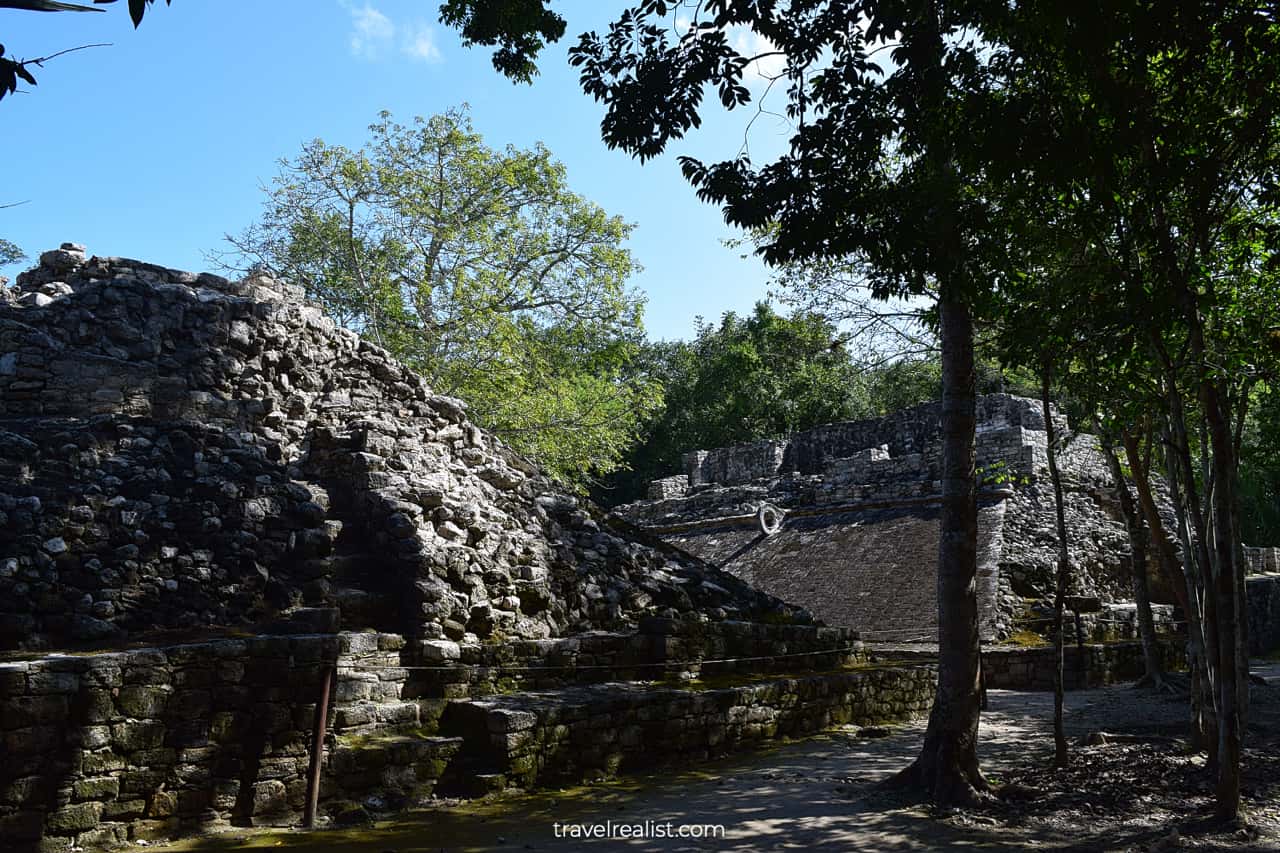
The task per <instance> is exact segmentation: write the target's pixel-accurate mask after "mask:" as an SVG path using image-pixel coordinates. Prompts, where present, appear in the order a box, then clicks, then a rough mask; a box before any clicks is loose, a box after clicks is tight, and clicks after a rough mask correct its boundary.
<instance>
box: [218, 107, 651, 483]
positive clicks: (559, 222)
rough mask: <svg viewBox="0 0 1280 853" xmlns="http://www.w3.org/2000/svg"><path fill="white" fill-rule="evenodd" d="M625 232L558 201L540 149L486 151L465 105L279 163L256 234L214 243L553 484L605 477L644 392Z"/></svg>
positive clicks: (385, 125) (577, 204)
mask: <svg viewBox="0 0 1280 853" xmlns="http://www.w3.org/2000/svg"><path fill="white" fill-rule="evenodd" d="M630 230H631V226H629V225H628V224H626V223H625V222H623V221H622V220H621V219H619V218H618V217H612V216H609V215H607V214H606V213H605V212H604V211H603V210H602V209H601V208H600V207H599V206H598V205H596V204H593V203H592V202H590V201H588V200H587V199H585V198H583V197H582V196H580V195H577V194H576V193H574V192H572V191H571V190H570V189H569V187H568V183H567V179H566V175H565V170H564V167H563V166H562V165H560V164H559V163H558V162H556V161H555V160H554V159H553V158H552V156H551V153H550V152H549V151H547V149H546V148H544V147H542V146H540V145H539V146H535V147H533V148H531V149H524V150H521V149H516V148H514V147H510V146H509V147H507V148H506V149H504V150H495V149H493V148H490V147H488V146H486V145H485V144H484V142H483V140H482V139H481V138H480V136H479V134H477V133H476V132H475V131H474V130H473V129H472V126H471V122H470V118H469V116H468V113H467V110H466V109H465V108H461V109H456V110H451V111H449V112H447V113H444V114H441V115H437V116H433V117H431V118H429V119H421V118H420V119H417V120H415V121H414V122H413V123H412V124H411V125H401V124H398V123H396V122H395V121H394V120H393V119H392V117H391V115H390V114H388V113H383V114H382V115H381V116H380V118H379V120H378V121H377V122H376V123H374V124H373V125H372V126H371V127H370V139H369V141H368V142H367V143H366V144H365V145H364V146H363V147H362V148H360V149H359V150H351V149H348V148H345V147H342V146H334V145H329V144H327V143H325V142H323V141H322V140H314V141H312V142H310V143H308V144H306V145H305V146H303V149H302V152H301V153H300V154H299V155H298V156H297V157H296V158H294V159H291V160H285V161H283V162H282V163H281V171H280V174H279V176H278V177H277V178H276V179H275V181H274V182H273V184H272V186H271V187H270V189H269V192H268V197H267V200H266V203H265V209H264V213H263V217H262V220H261V221H260V222H259V223H257V224H255V225H254V226H252V227H250V228H249V229H248V230H246V231H245V232H244V233H243V234H241V235H239V236H235V237H231V238H229V239H230V240H231V242H232V244H233V245H234V246H235V249H236V252H235V253H234V258H235V263H238V264H239V265H240V267H241V268H244V267H245V266H247V265H250V264H254V263H260V264H264V265H265V266H266V267H268V268H269V269H270V270H272V271H273V272H274V273H276V274H278V275H280V276H283V277H284V278H287V279H289V280H291V281H293V282H295V283H297V284H299V285H301V286H303V287H304V288H305V289H306V291H307V293H308V294H309V295H310V296H311V297H312V298H314V299H316V300H317V301H319V302H320V304H322V305H323V306H324V307H325V308H326V309H327V311H328V312H329V314H330V315H331V316H332V317H334V318H335V319H336V320H337V321H338V322H339V323H341V324H343V325H345V326H347V327H348V328H351V329H353V330H355V331H357V332H359V333H360V334H361V335H363V336H364V337H365V338H367V339H369V340H370V341H372V342H374V343H377V344H379V345H381V346H384V347H386V348H387V349H389V350H390V351H391V352H393V353H395V354H396V355H397V356H399V357H400V358H402V359H404V360H405V361H406V362H407V363H409V364H411V365H412V366H414V367H415V368H416V369H417V370H419V371H420V372H422V373H423V374H424V375H425V376H426V377H427V378H428V380H429V381H430V382H431V383H432V385H433V387H434V388H435V389H436V390H437V391H438V392H441V393H446V394H453V395H457V396H459V397H462V398H464V399H465V400H466V401H467V402H468V403H469V404H470V406H471V407H472V415H473V417H474V418H475V419H476V421H477V422H478V423H480V424H482V425H484V426H486V427H487V428H489V429H491V430H493V431H494V432H496V433H497V434H498V435H499V436H500V437H502V438H503V439H504V440H505V441H507V442H508V443H509V444H510V445H511V446H513V447H514V448H516V449H517V450H519V451H521V452H524V453H526V454H528V455H529V456H531V457H533V458H534V459H536V460H537V461H538V462H540V463H541V464H542V465H544V466H545V467H546V468H547V469H548V470H550V471H551V472H552V473H554V474H556V475H557V476H559V477H561V478H563V479H565V480H566V481H567V482H570V483H574V484H577V485H579V486H582V485H583V484H584V483H585V482H586V480H587V478H588V477H590V476H596V475H599V474H603V473H607V472H608V471H610V470H612V469H613V468H614V467H615V466H617V465H618V464H619V458H620V455H621V453H622V451H623V449H624V448H625V447H626V446H627V445H628V444H629V443H630V441H631V440H632V438H633V436H634V434H635V431H636V429H637V427H638V425H639V423H640V421H641V419H642V418H644V417H645V416H646V414H647V413H648V412H649V411H650V410H651V409H652V408H653V406H654V405H655V404H656V403H657V399H658V398H657V389H656V387H655V385H654V384H653V383H652V382H650V381H649V380H648V378H647V377H645V376H644V375H642V374H640V373H637V372H636V371H632V370H629V369H628V365H629V364H630V361H631V359H632V358H633V357H634V355H635V353H636V350H637V347H638V346H639V344H640V342H641V341H642V340H643V328H642V325H641V316H642V308H643V305H642V302H641V300H640V298H639V297H638V296H637V294H636V293H635V292H634V291H633V290H631V289H630V288H629V286H628V283H627V280H628V277H629V276H630V275H631V273H632V272H633V271H634V270H635V269H636V265H635V262H634V261H633V260H632V258H631V255H630V253H629V252H628V251H627V250H626V249H625V248H624V246H623V243H624V241H625V240H626V238H627V235H628V234H629V233H630Z"/></svg>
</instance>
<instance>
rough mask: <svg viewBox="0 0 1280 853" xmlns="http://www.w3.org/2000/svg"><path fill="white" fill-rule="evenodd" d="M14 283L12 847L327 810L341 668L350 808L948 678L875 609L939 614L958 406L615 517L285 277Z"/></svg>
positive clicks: (988, 525) (1001, 625)
mask: <svg viewBox="0 0 1280 853" xmlns="http://www.w3.org/2000/svg"><path fill="white" fill-rule="evenodd" d="M2 295H3V298H0V743H3V747H4V756H5V760H4V761H3V762H0V839H2V840H3V841H4V848H5V849H13V850H40V851H63V850H67V851H70V850H73V849H78V848H102V847H110V846H116V845H122V844H126V843H130V842H135V841H139V840H145V839H149V838H168V837H173V836H175V835H179V834H183V833H188V832H205V831H209V830H211V829H216V828H219V827H222V826H225V825H227V824H229V823H230V824H237V825H246V824H292V823H296V822H297V819H298V817H299V815H300V813H301V812H302V810H303V808H304V805H305V802H306V800H307V798H308V795H309V791H308V765H309V761H310V753H311V752H312V749H313V747H314V746H315V745H316V743H315V741H314V739H313V737H312V734H311V732H312V728H313V726H314V725H315V724H316V722H317V706H318V702H319V697H320V693H321V685H322V683H324V682H325V681H326V674H328V673H332V674H333V689H332V693H331V695H330V706H329V707H328V708H327V710H328V714H327V717H328V721H329V725H328V728H327V730H326V732H325V736H324V738H323V741H322V744H323V746H324V749H323V753H322V755H323V757H322V761H321V764H320V777H319V779H320V783H319V788H318V791H317V792H316V793H317V794H318V796H319V800H320V809H321V815H322V819H326V818H327V819H329V820H332V821H333V822H336V823H341V822H343V821H346V820H363V819H366V818H367V816H368V814H369V813H370V812H376V811H380V810H388V809H394V808H398V807H401V806H405V805H411V804H413V803H415V802H419V801H421V800H423V799H424V798H427V797H430V796H432V795H435V794H448V795H457V796H475V795H481V794H486V793H489V792H492V791H498V790H501V789H503V788H505V787H509V786H516V787H525V788H528V787H536V786H541V785H548V784H568V783H575V782H581V781H584V780H591V779H595V778H602V777H607V776H611V775H613V774H615V773H617V772H619V771H622V770H626V769H628V768H631V767H637V766H642V765H646V764H652V763H654V762H658V761H664V760H680V761H684V762H689V761H696V760H698V759H700V758H704V757H707V756H710V755H714V754H718V753H722V752H725V751H728V750H733V749H740V748H745V747H750V746H752V745H755V744H760V743H763V742H765V741H768V740H769V739H771V738H776V737H781V736H796V735H803V734H807V733H811V732H816V731H820V730H822V729H825V728H827V727H829V726H831V725H835V724H841V723H865V722H873V721H874V722H879V721H884V720H892V719H896V718H901V717H904V716H910V715H914V714H919V713H922V712H923V711H925V710H927V708H928V707H929V704H930V701H931V698H932V692H933V686H934V678H935V673H934V671H933V669H932V668H931V667H929V666H920V665H918V664H911V665H899V663H900V662H896V661H891V662H889V663H887V664H886V663H881V664H875V663H874V662H873V661H872V660H871V659H870V658H869V656H868V653H867V650H866V648H865V647H864V645H863V643H862V642H861V641H860V639H859V634H858V632H857V631H856V630H851V628H853V629H864V630H866V631H867V632H868V636H870V637H872V638H874V639H892V638H895V637H904V636H905V637H907V638H911V637H914V636H916V635H919V634H920V633H921V631H922V630H923V631H925V632H926V633H929V632H930V631H929V626H931V625H932V624H933V621H934V618H935V617H934V614H935V612H936V607H935V602H934V600H933V587H934V584H933V574H932V573H933V566H934V560H935V559H936V556H935V555H936V535H937V534H936V492H937V484H936V482H935V480H936V465H937V458H936V455H937V454H936V432H937V423H936V422H937V411H936V408H929V407H924V408H921V409H917V410H913V411H911V412H906V413H901V414H899V415H896V416H893V417H891V418H886V419H881V420H878V421H869V422H859V423H853V424H835V425H831V426H829V427H824V428H821V429H818V430H813V431H811V432H809V433H804V434H801V435H798V436H795V437H793V438H792V439H791V440H789V441H786V442H761V443H757V444H753V445H747V446H744V447H739V448H727V449H724V450H716V451H709V452H703V451H700V452H698V453H695V454H691V455H690V456H689V457H688V458H687V470H686V473H685V474H683V475H680V476H679V477H677V478H671V479H668V480H665V481H660V482H659V483H658V484H655V487H654V492H653V494H652V497H653V500H651V501H649V502H645V503H641V504H636V505H633V506H631V507H628V508H625V509H624V511H622V512H621V513H615V514H605V513H603V512H601V511H600V510H598V509H597V508H596V507H594V506H593V505H591V504H590V503H588V502H585V501H583V500H580V499H579V498H577V497H575V496H574V495H572V494H569V493H567V492H566V491H565V490H563V489H562V488H560V487H558V486H557V485H556V484H555V483H554V482H552V481H551V480H549V479H548V478H547V477H545V476H544V475H543V474H541V473H540V472H539V471H538V470H537V469H536V467H535V466H533V465H531V464H529V463H528V462H527V461H526V460H524V459H521V458H520V457H519V456H517V455H516V454H514V453H513V452H511V451H510V450H509V449H507V448H506V447H504V446H503V445H502V444H501V442H499V441H497V440H496V439H495V438H494V437H493V436H491V435H489V434H487V433H486V432H485V431H484V430H482V429H480V428H479V427H477V426H476V425H475V424H473V423H472V422H470V421H469V420H468V418H467V415H466V409H465V406H464V405H463V404H462V402H461V401H458V400H455V399H451V398H449V397H444V396H440V395H437V394H435V393H433V392H432V391H431V389H430V388H428V387H427V386H426V385H425V384H424V382H423V381H422V379H421V378H420V377H418V376H416V375H415V374H414V373H413V372H412V371H410V370H409V369H407V368H406V367H405V366H404V365H402V364H400V363H398V362H397V361H396V360H395V359H394V358H392V357H391V356H390V355H389V354H388V353H387V352H385V351H384V350H382V349H380V348H378V347H376V346H374V345H372V344H370V343H369V342H367V341H362V340H360V339H359V338H358V337H357V336H356V335H354V334H352V333H351V332H349V331H346V330H343V329H340V328H336V327H335V326H334V324H333V323H332V322H330V321H329V320H328V319H326V318H325V317H324V316H323V315H322V313H321V311H320V310H319V309H318V308H316V307H314V306H312V305H309V304H308V303H307V302H306V300H305V299H304V298H303V296H302V294H300V293H298V292H296V291H295V290H293V289H292V288H290V287H289V286H288V285H287V284H285V283H283V282H280V281H275V280H272V279H271V278H269V277H265V276H262V275H255V276H251V277H250V278H248V279H247V280H245V281H241V282H231V281H228V280H226V279H223V278H220V277H218V276H212V275H208V274H200V275H197V274H193V273H187V272H181V271H177V270H171V269H167V268H165V267H161V266H156V265H153V264H147V263H142V262H139V261H132V260H127V259H120V258H97V257H93V258H89V257H86V255H85V252H84V250H83V248H82V247H79V246H76V245H73V244H64V245H63V247H62V248H61V249H58V250H55V251H52V252H47V253H45V254H44V255H42V256H41V258H40V264H39V266H38V267H37V268H35V269H33V270H31V271H29V272H26V273H24V274H22V275H21V276H20V277H19V279H18V281H17V283H16V287H15V288H14V289H13V290H11V291H6V292H4V293H3V294H2ZM982 411H983V414H984V417H983V432H982V433H981V435H980V436H979V444H980V453H981V456H982V458H981V459H980V461H981V462H982V463H983V464H984V465H986V466H987V467H988V470H989V472H990V473H991V474H992V475H993V479H1000V480H1001V481H1002V482H1000V483H993V484H992V485H991V487H989V488H987V489H985V490H984V495H983V498H982V507H983V509H982V512H983V516H982V517H983V527H982V530H983V533H982V536H983V541H982V554H983V569H982V577H981V582H982V594H983V600H984V602H985V607H984V622H983V624H984V633H985V634H986V635H987V636H999V635H1000V634H1001V633H1002V632H1004V631H1006V630H1008V628H1009V626H1010V625H1011V624H1012V620H1013V619H1014V618H1015V617H1016V616H1017V614H1018V608H1019V606H1020V602H1021V601H1022V597H1023V596H1026V595H1032V596H1034V595H1036V594H1039V593H1042V592H1043V590H1044V589H1045V584H1046V578H1047V577H1049V576H1050V575H1051V573H1052V564H1053V560H1052V556H1051V541H1052V538H1051V537H1052V534H1051V525H1050V522H1049V521H1048V520H1047V519H1048V518H1049V516H1048V515H1047V512H1048V509H1047V508H1048V506H1049V504H1048V502H1047V501H1048V498H1047V492H1046V490H1045V487H1044V483H1043V465H1042V462H1043V451H1044V445H1043V435H1044V433H1043V429H1042V426H1043V425H1042V424H1041V423H1040V422H1039V420H1038V416H1037V414H1036V408H1035V406H1033V405H1032V404H1031V403H1030V401H1025V400H1018V399H1016V398H1008V397H994V398H987V399H986V400H985V401H984V402H983V403H982ZM1073 447H1075V448H1076V449H1073V450H1071V451H1069V452H1068V454H1067V461H1065V462H1064V467H1066V468H1067V469H1068V471H1069V472H1070V476H1071V479H1070V491H1069V493H1070V499H1069V506H1070V507H1071V509H1070V511H1071V513H1072V523H1073V525H1075V529H1077V530H1079V531H1080V532H1081V536H1080V539H1081V542H1080V543H1079V547H1078V548H1076V549H1075V551H1076V554H1077V559H1078V560H1079V561H1080V563H1081V569H1082V571H1081V573H1080V574H1081V577H1082V591H1083V592H1086V593H1092V594H1096V595H1099V596H1102V597H1105V598H1107V599H1108V600H1111V599H1117V598H1119V597H1121V596H1122V582H1121V574H1122V573H1120V572H1118V571H1117V560H1118V559H1119V558H1118V557H1117V555H1118V554H1120V553H1123V552H1125V548H1124V547H1123V544H1122V543H1123V529H1122V528H1121V527H1120V526H1119V524H1118V522H1117V520H1116V514H1115V512H1114V509H1113V508H1112V507H1111V506H1110V504H1109V502H1108V501H1109V499H1108V497H1107V488H1108V487H1107V485H1106V475H1105V471H1104V470H1102V469H1101V468H1100V467H1099V465H1098V460H1097V459H1096V453H1094V452H1093V451H1092V450H1090V449H1089V446H1088V444H1087V441H1085V442H1084V443H1083V444H1080V445H1073ZM996 474H999V476H998V477H996V476H995V475H996ZM761 503H765V504H767V505H768V506H766V507H765V509H766V512H764V513H763V516H764V517H763V519H762V518H761V517H760V516H761V513H760V512H759V510H760V504H761ZM761 523H763V524H764V526H765V527H766V528H768V529H769V530H770V533H769V534H768V535H766V534H764V533H763V532H761V531H760V530H759V526H758V525H760V524H761ZM775 528H776V529H775ZM1074 544H1075V543H1073V545H1074ZM1268 559H1270V560H1271V563H1270V564H1268V563H1267V560H1268ZM1274 559H1275V558H1274V554H1271V555H1270V556H1269V557H1268V554H1266V553H1262V552H1259V556H1258V557H1257V558H1256V560H1257V561H1258V563H1259V565H1260V566H1264V567H1265V566H1267V565H1271V566H1274ZM1273 591H1274V589H1273ZM771 593H773V594H771ZM778 593H780V594H781V597H775V594H778ZM1251 594H1252V591H1251ZM783 599H785V600H786V601H790V602H794V603H793V604H788V603H784V600H783ZM1258 600H1262V599H1258ZM1253 601H1254V599H1251V606H1252V603H1253ZM1266 602H1267V603H1266V605H1265V606H1266V607H1268V608H1270V609H1271V611H1275V613H1274V614H1273V615H1275V616H1276V617H1277V618H1275V619H1273V620H1272V621H1271V623H1270V624H1271V625H1272V626H1276V625H1280V594H1274V595H1272V596H1271V597H1270V598H1268V599H1266ZM797 605H800V606H797ZM806 608H807V609H806ZM811 611H812V613H816V614H817V615H818V616H819V617H820V618H823V619H826V620H827V621H828V622H829V623H831V625H832V626H833V627H828V626H826V625H823V624H822V623H821V622H818V621H817V620H815V619H814V617H813V616H812V615H811ZM907 635H910V636H907ZM1254 636H1257V634H1256V633H1255V635H1254ZM1271 639H1274V641H1275V642H1276V644H1278V645H1280V637H1274V638H1269V640H1271ZM1081 651H1082V653H1083V652H1084V650H1083V649H1082V650H1081ZM1132 652H1133V650H1132V649H1130V650H1129V651H1128V652H1127V653H1126V654H1128V657H1123V656H1118V655H1113V654H1111V652H1109V651H1108V650H1106V649H1101V648H1093V649H1092V650H1090V652H1089V655H1091V656H1092V657H1088V659H1087V660H1086V657H1085V656H1082V658H1081V660H1082V661H1085V663H1084V664H1083V665H1082V666H1084V668H1083V669H1081V670H1080V679H1079V682H1078V683H1080V684H1094V683H1101V681H1105V680H1109V679H1112V678H1120V677H1124V676H1125V675H1132V669H1133V666H1134V665H1135V661H1136V660H1137V656H1136V655H1135V654H1133V653H1132ZM1094 657H1096V658H1097V662H1096V664H1095V663H1088V661H1090V660H1093V658H1094ZM997 671H998V672H999V677H1000V681H999V683H1000V684H1003V685H1005V686H1015V687H1016V686H1031V687H1037V686H1040V682H1041V681H1042V680H1043V679H1042V676H1043V675H1044V672H1045V671H1047V670H1045V666H1044V665H1043V662H1042V663H1029V662H1028V661H1027V660H1024V659H1021V658H1019V659H1017V660H1014V659H1012V658H1010V659H1009V660H1008V661H1003V660H1002V662H1000V663H999V664H998V665H997V666H993V672H997ZM708 676H715V677H716V679H715V681H714V682H710V683H708V682H701V683H695V684H693V685H689V684H687V683H686V682H687V681H689V680H691V679H698V678H704V679H705V678H706V677H708ZM1073 683H1074V682H1073Z"/></svg>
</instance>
